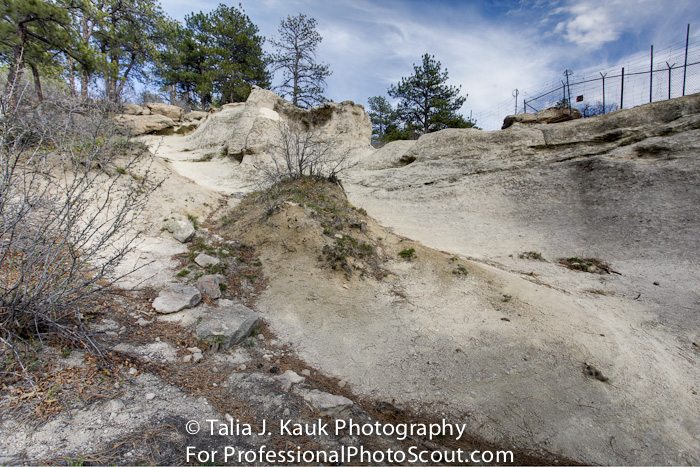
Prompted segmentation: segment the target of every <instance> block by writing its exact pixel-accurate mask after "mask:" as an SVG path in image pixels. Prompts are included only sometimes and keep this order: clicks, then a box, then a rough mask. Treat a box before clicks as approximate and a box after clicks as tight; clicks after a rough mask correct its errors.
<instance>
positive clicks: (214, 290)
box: [195, 274, 221, 300]
mask: <svg viewBox="0 0 700 467" xmlns="http://www.w3.org/2000/svg"><path fill="white" fill-rule="evenodd" d="M220 284H221V279H219V276H217V275H214V274H207V275H205V276H202V277H200V278H199V279H197V280H196V281H195V287H197V289H198V290H199V291H200V292H201V293H202V295H204V296H205V297H208V298H211V299H214V300H216V299H217V298H220V297H221V286H220Z"/></svg>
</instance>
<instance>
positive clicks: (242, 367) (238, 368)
mask: <svg viewBox="0 0 700 467" xmlns="http://www.w3.org/2000/svg"><path fill="white" fill-rule="evenodd" d="M246 368H248V367H247V366H245V365H238V367H237V368H236V370H238V371H243V370H245V369H246Z"/></svg>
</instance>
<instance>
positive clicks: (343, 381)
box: [338, 379, 348, 389]
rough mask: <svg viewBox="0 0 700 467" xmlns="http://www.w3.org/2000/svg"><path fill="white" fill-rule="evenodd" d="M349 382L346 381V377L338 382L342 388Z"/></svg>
mask: <svg viewBox="0 0 700 467" xmlns="http://www.w3.org/2000/svg"><path fill="white" fill-rule="evenodd" d="M347 384H348V382H347V381H345V380H344V379H341V380H340V382H338V387H339V388H341V389H342V388H344V387H345V386H347Z"/></svg>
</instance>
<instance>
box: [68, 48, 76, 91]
mask: <svg viewBox="0 0 700 467" xmlns="http://www.w3.org/2000/svg"><path fill="white" fill-rule="evenodd" d="M66 61H67V62H68V90H69V91H70V96H71V97H75V65H74V64H73V57H71V56H70V55H68V57H67V58H66Z"/></svg>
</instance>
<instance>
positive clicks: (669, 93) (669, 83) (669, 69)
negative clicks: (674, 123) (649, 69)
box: [666, 62, 675, 99]
mask: <svg viewBox="0 0 700 467" xmlns="http://www.w3.org/2000/svg"><path fill="white" fill-rule="evenodd" d="M666 66H667V67H668V98H669V99H670V98H671V70H672V69H673V67H674V66H675V63H674V64H673V65H669V64H668V62H666Z"/></svg>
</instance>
